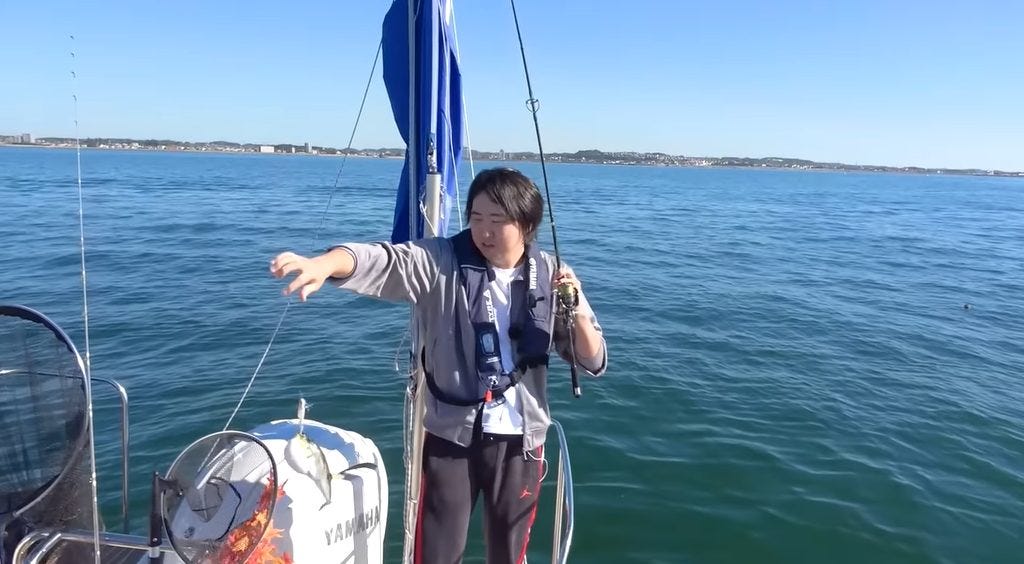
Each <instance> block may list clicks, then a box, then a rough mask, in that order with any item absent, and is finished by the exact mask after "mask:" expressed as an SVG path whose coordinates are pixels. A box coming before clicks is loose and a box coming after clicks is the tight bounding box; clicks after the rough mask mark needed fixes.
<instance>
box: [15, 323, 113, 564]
mask: <svg viewBox="0 0 1024 564" xmlns="http://www.w3.org/2000/svg"><path fill="white" fill-rule="evenodd" d="M65 339H66V337H64V336H63V334H62V333H61V332H60V330H59V329H58V328H57V327H56V326H55V325H52V323H51V322H49V321H48V320H46V319H45V318H43V317H42V316H40V315H39V314H37V313H35V312H33V311H31V310H27V309H24V308H20V307H16V306H0V432H2V433H3V440H0V532H2V533H3V535H4V538H3V553H4V555H5V558H4V560H5V561H6V560H7V559H8V558H7V556H8V555H9V554H10V552H11V550H13V548H14V545H15V544H16V543H17V541H18V540H19V539H20V538H21V536H22V535H23V534H24V533H25V532H27V531H29V530H32V529H36V528H51V527H70V528H77V529H83V528H88V529H91V528H92V526H93V503H92V487H91V482H90V480H91V477H92V474H93V472H92V470H91V463H92V461H91V457H90V456H89V449H90V448H91V445H90V444H89V442H88V432H87V431H88V429H87V421H88V412H87V408H88V406H87V403H86V394H85V378H84V376H83V373H82V368H81V364H80V359H79V357H78V355H77V353H76V352H75V351H74V349H73V347H72V346H71V345H70V343H69V342H67V341H66V340H65ZM66 561H72V560H70V559H68V560H66Z"/></svg>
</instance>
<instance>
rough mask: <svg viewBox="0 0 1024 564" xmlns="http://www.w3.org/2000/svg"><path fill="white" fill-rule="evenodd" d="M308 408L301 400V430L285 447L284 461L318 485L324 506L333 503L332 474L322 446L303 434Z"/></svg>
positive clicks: (299, 417) (299, 414)
mask: <svg viewBox="0 0 1024 564" xmlns="http://www.w3.org/2000/svg"><path fill="white" fill-rule="evenodd" d="M308 407H309V406H308V404H306V400H305V399H302V398H299V412H298V419H299V430H298V431H297V432H296V433H295V436H294V437H292V438H291V439H289V440H288V444H287V445H285V449H284V459H285V461H286V462H287V463H288V464H289V465H290V466H291V467H292V468H294V469H295V471H296V472H298V473H300V474H304V475H306V476H309V479H311V480H313V482H314V483H316V486H317V488H319V490H320V493H322V494H323V495H324V505H327V504H328V503H330V502H331V474H330V472H329V471H328V469H327V456H326V455H325V454H324V451H323V449H321V448H320V445H318V444H316V443H314V442H313V441H311V440H309V437H308V436H307V435H306V434H305V433H303V432H302V430H303V425H304V424H305V419H306V409H307V408H308ZM322 507H323V506H321V508H322Z"/></svg>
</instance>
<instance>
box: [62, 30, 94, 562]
mask: <svg viewBox="0 0 1024 564" xmlns="http://www.w3.org/2000/svg"><path fill="white" fill-rule="evenodd" d="M69 37H70V38H71V64H72V68H71V85H72V86H71V89H72V93H71V99H72V100H73V101H74V106H73V111H74V118H75V185H76V188H77V192H78V249H79V266H80V270H81V272H82V325H83V331H84V333H85V358H84V359H83V368H84V374H82V376H83V382H84V384H85V386H84V387H85V406H86V407H85V409H86V425H88V426H89V474H90V475H89V478H90V487H91V491H90V492H89V493H90V496H91V500H90V501H91V502H92V537H93V538H92V541H93V545H92V546H93V561H94V562H95V563H96V564H100V532H99V531H100V512H99V497H98V492H97V490H96V436H95V430H94V428H93V411H92V350H91V349H90V347H89V284H88V275H87V272H86V262H85V196H84V194H83V192H84V191H83V190H82V136H81V131H80V128H79V124H78V72H77V67H78V65H77V63H78V58H77V57H76V56H75V51H76V48H75V36H74V35H70V36H69Z"/></svg>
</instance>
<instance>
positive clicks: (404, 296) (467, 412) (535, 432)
mask: <svg viewBox="0 0 1024 564" xmlns="http://www.w3.org/2000/svg"><path fill="white" fill-rule="evenodd" d="M543 215H544V200H543V198H542V197H541V194H540V191H539V190H538V189H537V187H536V185H534V183H533V182H531V181H530V179H528V178H527V177H526V176H524V175H523V174H522V173H520V172H519V171H516V170H513V169H508V168H500V169H490V170H486V171H483V172H481V173H480V174H478V175H477V177H476V178H475V179H474V180H473V183H472V185H471V186H470V189H469V197H468V204H467V208H466V216H467V219H468V221H469V229H467V230H466V231H463V232H461V233H459V234H458V235H455V236H454V237H450V238H437V239H421V240H418V241H410V242H407V243H402V244H397V245H394V244H390V243H371V244H356V243H350V244H344V245H340V246H337V247H334V248H332V249H331V250H330V251H328V252H327V253H325V254H323V255H320V256H318V257H314V258H306V257H302V256H299V255H296V254H294V253H283V254H281V255H278V256H277V257H276V258H275V259H274V260H273V261H272V262H271V265H270V270H271V272H272V273H273V275H274V276H276V277H278V278H282V277H284V276H288V275H290V274H295V279H294V280H292V281H291V283H289V284H288V287H287V288H286V289H285V290H284V293H285V294H292V293H296V292H297V293H298V295H299V298H300V299H301V300H302V301H305V300H306V299H307V298H308V297H309V296H310V295H311V294H313V293H314V292H316V291H317V290H319V289H320V287H321V286H322V285H323V284H324V282H325V281H328V280H329V281H331V282H332V283H333V284H335V285H337V286H338V287H340V288H344V289H347V290H351V291H354V292H357V293H359V294H363V295H367V296H372V297H376V298H382V299H389V300H403V301H408V302H411V303H412V304H414V306H415V312H416V315H415V323H417V329H418V334H419V335H423V336H424V337H425V338H424V339H423V341H424V346H423V349H422V350H421V351H420V358H418V359H417V362H418V363H420V365H421V366H422V368H423V370H424V373H425V375H426V382H427V388H428V390H429V394H428V395H427V397H426V410H425V417H424V421H423V426H424V428H425V429H426V431H427V433H426V437H425V438H424V447H423V468H422V471H423V475H422V482H421V488H420V492H421V499H420V509H419V510H420V514H419V519H418V525H417V531H416V547H415V554H416V562H417V564H420V563H423V564H434V563H443V564H450V563H453V562H460V561H461V559H462V554H463V551H464V549H465V544H466V535H467V529H468V527H469V518H470V514H471V512H472V509H473V506H474V504H475V501H476V499H477V497H478V496H479V495H480V494H483V497H484V508H485V517H484V526H485V529H486V539H487V543H486V544H487V562H488V563H489V564H502V563H520V562H522V561H523V560H524V558H525V555H526V545H527V543H528V541H529V534H530V527H531V526H532V524H533V519H534V516H535V515H536V510H537V497H538V493H539V491H538V490H539V487H540V481H541V479H542V477H543V470H544V450H543V449H544V440H545V437H546V433H547V429H548V426H549V425H550V422H551V417H550V413H549V409H548V401H547V389H546V385H547V366H548V353H549V351H550V349H551V348H552V345H554V347H555V349H556V350H557V351H558V353H559V354H560V356H562V357H563V358H564V359H566V360H567V361H571V360H572V359H571V358H570V352H569V351H570V346H569V345H570V339H569V334H568V332H567V330H566V328H567V326H572V327H573V328H574V329H573V330H574V337H575V338H574V347H573V348H574V350H575V353H576V359H575V360H576V362H577V363H578V364H579V365H580V366H582V367H583V368H584V369H586V370H587V371H588V372H589V373H591V374H592V375H595V376H597V375H600V374H601V373H603V372H604V370H605V367H606V365H607V352H606V350H605V342H604V338H603V336H602V334H601V329H600V326H599V325H598V324H597V320H596V318H595V317H594V314H593V312H592V310H591V309H590V305H589V303H588V302H587V299H586V297H585V296H584V295H583V293H582V289H581V286H580V282H579V280H577V279H576V277H575V275H574V274H573V272H572V270H571V269H569V268H568V267H565V266H564V265H563V268H562V271H561V272H557V273H556V272H555V259H554V258H553V257H552V256H550V255H548V254H547V253H544V252H543V251H540V250H539V249H538V248H537V247H536V245H535V244H534V242H535V239H536V235H537V230H538V228H539V227H540V224H541V221H542V220H543ZM565 285H568V286H570V287H571V288H572V290H573V291H574V292H575V294H576V296H577V299H578V305H577V307H576V308H575V309H574V313H573V315H574V316H575V317H574V319H572V320H571V321H572V323H568V324H567V323H565V321H567V320H566V319H565V316H566V315H568V314H567V313H566V312H565V311H563V310H560V309H559V307H558V305H557V303H556V298H555V290H554V289H555V288H556V287H558V286H565ZM556 318H558V319H556Z"/></svg>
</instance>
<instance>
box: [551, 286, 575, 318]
mask: <svg viewBox="0 0 1024 564" xmlns="http://www.w3.org/2000/svg"><path fill="white" fill-rule="evenodd" d="M556 293H557V295H558V305H559V306H560V307H561V308H562V310H563V311H564V312H566V313H568V314H570V315H572V314H575V313H576V307H577V306H579V305H580V295H579V292H577V291H576V287H575V286H573V285H572V284H561V285H559V286H558V288H557V289H556Z"/></svg>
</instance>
